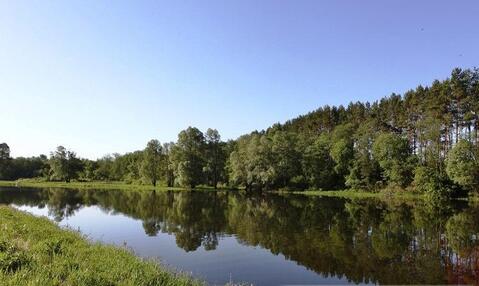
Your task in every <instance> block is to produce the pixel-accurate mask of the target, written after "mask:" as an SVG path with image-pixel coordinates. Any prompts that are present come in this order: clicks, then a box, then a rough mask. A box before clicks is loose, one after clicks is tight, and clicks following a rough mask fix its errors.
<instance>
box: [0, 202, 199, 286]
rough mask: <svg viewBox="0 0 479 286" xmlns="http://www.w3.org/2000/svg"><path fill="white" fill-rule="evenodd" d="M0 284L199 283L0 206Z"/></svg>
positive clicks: (39, 219) (127, 252)
mask: <svg viewBox="0 0 479 286" xmlns="http://www.w3.org/2000/svg"><path fill="white" fill-rule="evenodd" d="M0 284H1V285H42V286H43V285H95V286H96V285H99V286H103V285H203V283H202V282H200V281H197V280H193V279H192V278H190V277H187V276H186V275H183V274H175V273H172V272H170V271H167V270H165V269H164V268H163V267H162V266H161V265H159V264H157V263H155V262H152V261H145V260H143V259H140V258H138V257H136V256H134V255H133V254H132V253H130V252H129V251H128V250H126V249H123V248H117V247H114V246H108V245H102V244H99V243H90V242H89V241H88V240H86V239H85V238H84V237H82V236H81V235H80V234H78V233H77V232H74V231H70V230H63V229H60V228H59V227H58V226H57V225H55V224H54V223H53V222H50V221H49V220H48V219H46V218H38V217H34V216H32V215H29V214H26V213H24V212H21V211H18V210H15V209H13V208H11V207H7V206H0Z"/></svg>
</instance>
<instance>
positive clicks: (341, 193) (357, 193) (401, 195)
mask: <svg viewBox="0 0 479 286" xmlns="http://www.w3.org/2000/svg"><path fill="white" fill-rule="evenodd" d="M0 187H25V188H64V189H101V190H135V191H141V190H145V191H161V192H165V191H191V189H187V188H181V187H166V186H156V187H153V186H150V185H140V184H128V183H125V182H104V181H95V182H70V183H65V182H43V181H33V180H18V181H0ZM193 190H194V191H215V189H214V188H213V187H196V188H194V189H193ZM240 190H241V189H240ZM216 191H238V189H227V188H218V189H217V190H216ZM267 192H270V193H277V194H297V195H306V196H323V197H341V198H382V199H385V198H395V199H424V197H425V196H424V195H423V194H418V193H413V192H411V191H404V192H390V191H389V192H388V191H375V192H372V191H364V190H351V189H346V190H331V191H321V190H305V191H294V190H278V191H267Z"/></svg>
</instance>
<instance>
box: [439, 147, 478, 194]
mask: <svg viewBox="0 0 479 286" xmlns="http://www.w3.org/2000/svg"><path fill="white" fill-rule="evenodd" d="M478 155H479V154H478V151H477V147H476V146H474V145H473V144H472V143H470V142H469V141H467V140H460V141H459V142H458V143H457V144H456V145H455V146H454V147H453V148H452V149H451V151H449V153H448V154H447V160H446V172H447V175H448V176H449V178H451V180H452V181H454V182H455V183H456V184H458V185H461V186H463V187H465V188H473V187H476V186H477V185H478V184H479V158H478Z"/></svg>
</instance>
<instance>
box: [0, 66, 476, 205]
mask: <svg viewBox="0 0 479 286" xmlns="http://www.w3.org/2000/svg"><path fill="white" fill-rule="evenodd" d="M478 116H479V69H477V68H474V69H460V68H456V69H454V70H453V71H452V73H451V75H450V77H449V78H447V79H445V80H442V81H440V80H435V81H434V82H433V83H432V84H431V85H429V86H418V87H416V88H415V89H411V90H409V91H407V92H405V93H404V94H403V95H400V94H395V93H393V94H391V95H390V96H388V97H384V98H382V99H380V100H378V101H374V102H372V103H369V102H365V103H363V102H352V103H349V104H348V106H342V105H340V106H323V107H320V108H319V109H317V110H315V111H313V112H310V113H308V114H306V115H303V116H300V117H298V118H295V119H292V120H289V121H287V122H285V123H283V124H280V123H277V124H275V125H273V126H271V127H269V128H268V129H266V130H262V131H254V132H252V133H250V134H246V135H243V136H240V137H239V138H238V139H236V140H229V141H226V142H225V141H222V140H221V136H220V134H219V132H218V131H217V130H215V129H208V130H207V131H206V132H204V133H203V132H202V131H200V130H199V129H197V128H194V127H189V128H187V129H186V130H183V131H181V132H180V133H179V134H178V139H177V141H176V142H169V143H163V144H161V143H160V142H159V141H158V140H151V141H149V142H148V143H147V144H146V147H145V149H144V150H139V151H135V152H131V153H126V154H110V155H106V156H104V157H103V158H100V159H98V160H89V159H82V158H80V157H78V156H77V154H76V153H75V152H74V151H72V150H68V149H66V148H65V147H63V146H59V147H57V148H56V150H54V151H53V152H52V153H51V154H50V155H49V156H46V155H40V156H38V157H32V158H22V157H18V158H11V156H10V147H9V146H8V145H7V143H2V144H0V180H16V179H20V178H43V179H45V180H49V181H66V182H69V181H71V180H76V181H123V182H126V183H132V184H133V183H134V184H152V185H154V186H156V185H162V186H169V187H173V186H180V187H186V188H195V187H198V186H211V187H214V188H217V187H223V188H245V189H247V190H333V189H353V190H358V191H359V190H368V191H378V190H382V189H385V188H387V189H391V190H399V191H401V190H411V191H415V192H419V193H426V194H431V195H434V196H463V195H466V194H468V193H469V194H473V193H475V191H476V189H477V188H478V187H479V161H478V155H479V118H478Z"/></svg>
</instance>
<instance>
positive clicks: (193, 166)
mask: <svg viewBox="0 0 479 286" xmlns="http://www.w3.org/2000/svg"><path fill="white" fill-rule="evenodd" d="M204 149H205V138H204V135H203V133H202V132H201V131H200V130H198V129H197V128H194V127H188V128H187V129H186V130H183V131H181V132H180V133H179V134H178V142H177V143H176V145H175V146H173V148H172V150H171V155H172V162H173V165H174V170H175V177H176V181H177V182H178V184H179V185H180V186H184V187H190V188H194V187H195V186H197V185H198V184H201V183H203V181H204V176H203V167H204V166H205V159H204Z"/></svg>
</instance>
